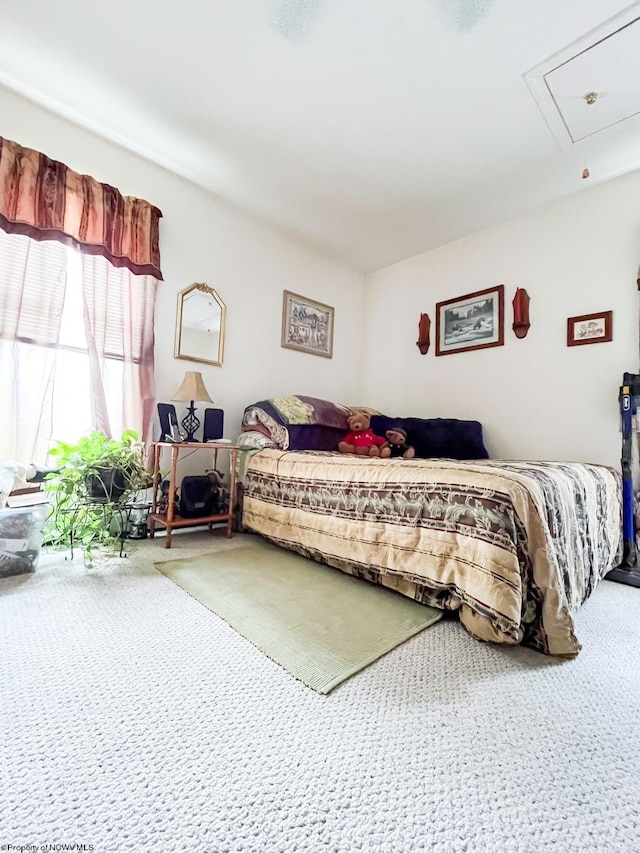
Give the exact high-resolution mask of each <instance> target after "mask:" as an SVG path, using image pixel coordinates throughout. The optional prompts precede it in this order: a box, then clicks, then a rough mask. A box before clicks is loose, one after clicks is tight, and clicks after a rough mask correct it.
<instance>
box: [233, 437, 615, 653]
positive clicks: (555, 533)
mask: <svg viewBox="0 0 640 853" xmlns="http://www.w3.org/2000/svg"><path fill="white" fill-rule="evenodd" d="M620 516H621V506H620V478H619V475H618V474H617V473H616V472H615V471H613V470H612V469H609V468H606V467H604V466H599V465H587V464H579V463H552V462H502V461H485V460H482V461H474V462H457V461H453V460H446V459H413V460H402V459H371V458H368V457H353V456H344V455H342V454H339V453H323V452H314V451H305V452H282V451H280V450H274V449H266V450H262V451H260V452H258V453H256V454H255V455H254V456H253V457H252V458H251V459H250V460H249V462H248V465H247V472H246V481H245V495H244V514H243V523H244V525H245V526H246V527H248V528H250V529H251V530H255V531H256V532H258V533H261V534H262V535H264V536H266V537H268V538H269V539H271V540H273V541H274V542H276V543H278V544H280V545H283V546H285V547H287V548H291V549H293V550H295V551H299V552H300V553H302V554H305V555H307V556H309V557H312V558H314V559H316V560H318V561H320V562H324V563H328V564H329V565H331V566H335V567H336V568H339V569H342V570H343V571H345V572H348V573H350V574H352V575H355V576H357V577H360V578H364V579H366V580H369V581H372V582H374V583H377V584H381V585H383V586H386V587H389V588H390V589H393V590H396V591H397V592H400V593H402V594H404V595H407V596H409V597H411V598H414V599H416V600H418V601H421V602H423V603H425V604H429V605H432V606H436V607H441V608H444V609H449V610H458V611H459V615H460V619H461V621H462V623H463V624H464V626H465V628H466V629H467V630H468V631H469V633H470V634H472V635H473V636H474V637H476V638H477V639H481V640H490V641H494V642H498V643H510V644H516V643H522V644H524V645H527V646H531V647H532V648H534V649H537V650H539V651H541V652H544V653H546V654H550V655H560V656H566V657H570V656H573V655H576V654H577V653H578V651H579V650H580V643H579V642H578V639H577V638H576V636H575V633H574V624H573V614H574V613H575V612H576V610H577V609H578V607H580V605H581V604H582V603H583V602H584V601H585V599H586V598H588V596H589V595H590V594H591V593H592V592H593V590H594V588H595V587H596V585H597V583H598V581H599V580H600V579H601V578H602V577H603V576H604V575H605V574H606V573H607V572H608V571H609V570H610V569H611V568H612V566H613V565H614V564H615V560H616V554H617V551H618V548H619V543H620Z"/></svg>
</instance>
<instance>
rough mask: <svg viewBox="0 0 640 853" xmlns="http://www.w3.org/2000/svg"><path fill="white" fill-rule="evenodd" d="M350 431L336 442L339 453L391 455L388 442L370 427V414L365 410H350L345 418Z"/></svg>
mask: <svg viewBox="0 0 640 853" xmlns="http://www.w3.org/2000/svg"><path fill="white" fill-rule="evenodd" d="M347 423H348V424H349V430H350V432H348V433H347V435H345V437H344V439H343V440H342V441H341V442H340V443H339V444H338V450H339V451H340V453H355V454H357V455H358V456H380V457H382V458H386V457H387V456H390V455H391V450H390V448H389V443H388V442H387V440H386V439H384V438H382V436H380V435H376V434H375V433H374V432H373V430H372V429H371V416H370V415H369V414H367V412H361V411H352V412H351V414H350V415H349V417H348V418H347Z"/></svg>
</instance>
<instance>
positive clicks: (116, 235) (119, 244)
mask: <svg viewBox="0 0 640 853" xmlns="http://www.w3.org/2000/svg"><path fill="white" fill-rule="evenodd" d="M161 216H162V213H161V212H160V211H159V210H158V208H157V207H154V206H153V205H151V204H149V202H147V201H143V200H142V199H139V198H131V197H129V196H123V195H121V193H119V192H118V190H117V189H114V187H111V186H109V184H101V183H99V182H98V181H96V180H95V179H94V178H91V177H89V176H88V175H80V174H78V173H77V172H74V171H72V170H71V169H69V168H68V167H67V166H65V165H64V163H59V162H58V161H57V160H51V159H49V157H45V155H44V154H40V153H39V152H38V151H34V150H32V149H31V148H23V147H22V146H21V145H18V144H17V143H16V142H11V141H10V140H9V139H4V138H3V137H1V136H0V228H2V229H3V230H4V231H6V232H7V233H8V234H26V235H27V236H28V237H31V238H32V239H34V240H58V241H60V242H62V243H67V244H73V245H75V246H77V247H78V248H79V249H80V250H81V251H83V252H86V253H88V254H91V255H102V256H103V257H105V258H106V259H107V260H108V261H110V262H111V263H112V264H113V265H114V266H116V267H127V268H128V269H130V270H131V272H132V273H134V274H135V275H152V276H155V278H157V279H162V273H161V272H160V249H159V245H158V223H159V220H160V217H161Z"/></svg>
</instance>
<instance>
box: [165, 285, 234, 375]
mask: <svg viewBox="0 0 640 853" xmlns="http://www.w3.org/2000/svg"><path fill="white" fill-rule="evenodd" d="M194 290H199V291H201V292H202V293H206V294H209V296H212V297H213V298H214V299H215V301H216V302H217V303H218V305H219V306H220V335H219V338H218V352H217V358H199V357H198V356H193V355H189V354H188V353H183V352H182V308H183V305H184V300H185V299H186V298H187V296H189V294H190V293H193V291H194ZM226 317H227V308H226V305H225V304H224V302H223V301H222V299H220V297H219V296H218V294H217V293H216V291H215V290H214V289H213V288H212V287H209V286H208V285H206V284H202V283H201V282H196V283H195V284H192V285H191V286H190V287H187V288H185V289H184V290H181V291H180V292H179V293H178V308H177V311H176V340H175V349H174V353H173V355H174V358H181V359H184V360H185V361H198V362H200V363H202V364H213V365H215V366H217V367H221V366H222V359H223V355H224V330H225V324H226Z"/></svg>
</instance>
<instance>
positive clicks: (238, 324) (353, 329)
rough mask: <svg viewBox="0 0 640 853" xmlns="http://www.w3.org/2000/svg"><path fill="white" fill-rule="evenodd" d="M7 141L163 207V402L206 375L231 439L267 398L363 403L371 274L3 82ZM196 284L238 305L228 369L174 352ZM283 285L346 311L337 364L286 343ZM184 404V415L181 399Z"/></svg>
mask: <svg viewBox="0 0 640 853" xmlns="http://www.w3.org/2000/svg"><path fill="white" fill-rule="evenodd" d="M0 135H2V136H5V137H7V138H9V139H13V140H15V141H16V142H18V143H20V144H21V145H25V146H28V147H30V148H35V149H37V150H39V151H42V152H44V153H45V154H46V155H47V156H49V157H52V158H54V159H57V160H61V161H63V162H64V163H66V164H67V165H68V166H69V167H70V168H72V169H75V170H76V171H78V172H82V173H87V174H90V175H92V176H93V177H94V178H96V179H97V180H99V181H102V182H105V183H109V184H112V185H113V186H115V187H117V188H118V189H119V190H120V191H121V192H122V193H123V194H124V195H132V196H138V197H140V198H144V199H146V200H147V201H149V202H151V203H152V204H154V205H156V206H157V207H159V208H160V209H161V210H162V212H163V214H164V216H163V219H162V220H161V223H160V251H161V257H162V270H163V274H164V278H165V280H164V282H162V283H161V284H160V285H159V287H158V300H157V312H156V385H157V397H158V400H159V401H165V402H169V400H170V398H171V394H172V393H173V392H174V391H175V390H176V389H177V388H178V386H179V385H180V382H181V381H182V377H183V375H184V371H185V370H197V371H200V372H201V373H202V375H203V378H204V381H205V385H206V387H207V389H208V390H209V394H210V395H211V397H212V398H213V399H214V401H215V403H216V406H218V407H220V408H222V409H224V411H225V422H226V423H225V434H226V435H227V436H228V437H231V438H235V436H236V435H237V433H238V431H239V425H240V418H241V416H242V412H243V410H244V408H245V406H246V405H248V404H250V403H253V402H255V401H256V400H262V399H264V398H266V397H271V396H276V395H282V394H296V393H297V394H308V395H311V396H316V397H323V398H325V399H330V400H335V401H340V402H345V403H350V402H351V401H354V402H359V400H360V396H359V394H358V390H359V379H360V370H361V356H362V341H363V326H362V324H363V320H362V317H363V307H364V277H363V276H362V275H361V274H360V273H358V272H356V271H354V270H352V269H351V268H349V267H347V266H345V265H343V264H340V263H337V262H334V261H331V260H329V259H327V258H326V257H323V256H321V255H320V254H318V253H316V252H315V251H313V250H312V249H310V248H307V247H305V246H303V245H301V244H300V243H298V242H296V241H295V240H294V239H293V238H291V237H289V236H287V235H285V234H283V233H281V232H278V231H275V230H273V229H271V228H270V227H268V226H267V225H265V224H263V223H261V222H258V221H256V220H255V219H252V218H250V217H248V216H246V215H244V214H243V213H241V212H239V211H238V210H236V209H234V208H232V207H230V206H229V205H227V204H225V203H224V202H222V201H220V200H218V199H217V198H216V197H214V196H213V195H212V194H211V193H209V192H206V191H204V190H201V189H199V188H198V187H196V186H195V185H193V184H191V183H189V182H188V181H186V180H184V179H182V178H180V177H178V176H176V175H175V174H172V173H171V172H168V171H166V170H165V169H163V168H161V167H159V166H156V165H155V164H153V163H151V162H149V161H147V160H144V159H143V158H141V157H138V156H137V155H135V154H132V153H131V152H129V151H126V150H125V149H124V148H120V147H119V146H117V145H115V144H113V143H111V142H109V141H107V140H105V139H102V138H100V137H98V136H96V135H94V134H92V133H89V132H88V131H85V130H83V129H81V128H80V127H78V126H76V125H74V124H72V123H70V122H68V121H66V120H65V119H62V118H60V117H58V116H55V115H54V114H52V113H50V112H48V111H46V110H44V109H42V108H41V107H39V106H36V105H34V104H32V103H30V102H29V101H26V100H24V99H23V98H21V97H19V96H17V95H15V94H14V93H12V92H9V91H8V90H7V89H4V88H2V87H0ZM196 281H201V282H206V283H207V284H209V285H210V286H211V287H213V288H215V289H216V291H217V292H218V294H219V295H220V298H221V299H222V300H223V302H224V303H225V304H226V306H227V325H226V334H225V349H224V364H223V365H222V366H221V367H214V366H208V365H206V364H198V363H195V362H193V363H192V362H189V361H183V360H176V359H174V357H173V347H174V331H175V319H176V297H177V293H178V291H179V290H181V289H184V288H185V287H187V286H189V285H190V284H192V283H193V282H196ZM283 290H290V291H293V292H295V293H301V294H303V295H305V296H309V297H311V298H312V299H315V300H317V301H320V302H323V303H326V304H329V305H332V306H334V307H335V333H334V349H333V358H332V359H327V358H321V357H318V356H313V355H308V354H306V353H300V352H296V351H293V350H289V349H283V348H282V347H281V346H280V334H281V319H282V292H283ZM177 408H178V417H179V418H181V417H182V416H183V414H184V412H183V410H182V407H181V404H177ZM201 414H202V410H201V411H200V415H201Z"/></svg>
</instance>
